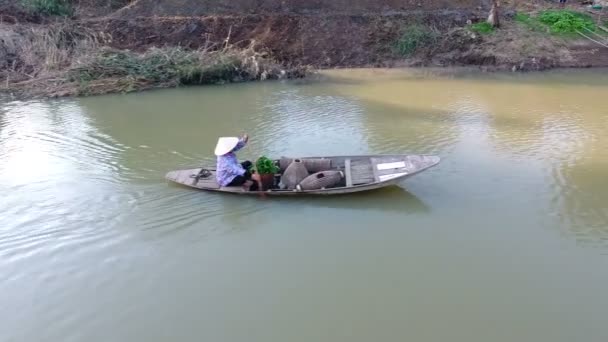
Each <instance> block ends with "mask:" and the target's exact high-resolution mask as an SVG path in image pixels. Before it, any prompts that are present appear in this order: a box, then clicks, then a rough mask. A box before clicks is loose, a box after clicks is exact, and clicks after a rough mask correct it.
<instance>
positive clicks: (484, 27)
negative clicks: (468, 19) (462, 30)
mask: <svg viewBox="0 0 608 342" xmlns="http://www.w3.org/2000/svg"><path fill="white" fill-rule="evenodd" d="M471 31H473V32H477V33H479V34H490V33H492V32H494V27H493V26H492V24H490V23H488V22H485V21H483V22H479V23H475V24H473V25H471Z"/></svg>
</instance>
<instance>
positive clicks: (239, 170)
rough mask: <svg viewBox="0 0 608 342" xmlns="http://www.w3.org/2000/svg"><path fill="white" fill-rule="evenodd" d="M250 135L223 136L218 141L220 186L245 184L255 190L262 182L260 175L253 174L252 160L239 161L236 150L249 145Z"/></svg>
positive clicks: (217, 173) (217, 175) (218, 177)
mask: <svg viewBox="0 0 608 342" xmlns="http://www.w3.org/2000/svg"><path fill="white" fill-rule="evenodd" d="M248 141H249V136H248V135H247V134H245V135H243V136H242V137H241V138H236V137H222V138H219V139H218V141H217V146H216V147H215V155H216V156H217V170H216V178H217V183H218V184H219V185H220V186H244V187H247V188H249V190H255V188H256V187H257V184H259V182H260V180H261V179H260V176H259V175H258V174H253V173H252V172H251V171H250V169H251V166H252V165H253V164H252V163H251V162H250V161H248V160H247V161H244V162H242V163H239V161H238V159H237V157H236V152H237V151H239V150H240V149H242V148H243V147H245V146H246V145H247V142H248Z"/></svg>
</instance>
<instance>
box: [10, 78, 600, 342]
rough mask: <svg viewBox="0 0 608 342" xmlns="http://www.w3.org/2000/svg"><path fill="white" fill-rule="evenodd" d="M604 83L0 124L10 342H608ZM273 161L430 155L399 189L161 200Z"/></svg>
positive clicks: (93, 105)
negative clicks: (220, 171)
mask: <svg viewBox="0 0 608 342" xmlns="http://www.w3.org/2000/svg"><path fill="white" fill-rule="evenodd" d="M607 75H608V73H607V72H606V70H582V71H581V70H578V71H574V70H572V71H552V72H546V73H532V74H500V73H499V74H480V73H475V72H463V71H455V72H454V71H452V72H446V71H436V70H417V71H412V70H390V71H387V70H340V71H328V72H325V73H324V74H323V75H321V76H318V77H314V78H312V79H310V80H306V81H289V82H263V83H255V84H254V83H252V84H238V85H226V86H210V87H194V88H184V89H176V90H161V91H150V92H144V93H139V94H132V95H112V96H101V97H91V98H82V99H64V100H53V101H30V102H24V101H13V100H11V101H9V100H4V101H2V102H1V103H0V192H1V193H2V196H1V197H0V303H1V304H0V321H1V322H2V329H0V341H3V342H13V341H14V342H22V341H23V342H25V341H28V342H30V341H57V342H68V341H87V342H97V341H100V342H101V341H148V342H152V341H224V342H227V341H247V342H257V341H259V342H271V341H277V342H284V341H290V342H296V341H302V342H310V341H328V342H329V341H332V342H337V341H348V342H357V341H361V342H368V341H374V340H377V341H406V340H407V341H462V342H471V341H480V342H481V341H483V342H486V341H492V342H502V341H505V342H507V341H509V342H512V341H534V342H544V341H546V342H562V341H563V342H572V341H587V342H595V341H598V342H600V341H606V340H608V324H606V323H607V322H608V321H607V318H606V312H607V311H606V310H607V308H608V295H607V292H606V284H608V181H607V175H608V134H606V132H608V102H607V101H608V100H607V98H606V97H605V96H606V95H607V94H608V76H607ZM244 132H247V133H249V135H250V136H251V142H250V144H249V146H248V147H247V148H246V149H244V150H243V151H242V152H240V157H241V158H255V157H257V156H259V155H261V154H266V155H269V156H273V157H275V156H276V157H279V156H282V155H287V156H302V155H348V154H364V153H365V154H367V153H402V152H403V153H423V154H436V155H439V156H441V157H442V158H443V161H442V163H441V164H440V165H438V166H437V167H435V168H433V169H431V170H429V171H427V172H424V173H422V174H420V175H417V176H415V177H412V178H410V179H408V180H406V181H405V182H403V183H402V184H400V186H399V187H393V188H389V189H385V190H381V191H377V192H372V193H369V194H362V195H353V196H347V197H336V198H304V199H300V198H294V199H266V200H262V199H258V198H242V197H238V196H230V195H217V194H208V193H202V192H196V191H192V190H188V189H185V188H182V187H178V186H173V185H170V184H168V183H167V182H165V180H164V179H163V176H164V174H165V173H166V172H167V171H169V170H172V169H176V168H181V167H187V166H196V165H199V164H201V163H210V164H213V161H214V159H213V147H214V146H215V141H216V139H217V137H218V136H221V135H236V134H241V133H244Z"/></svg>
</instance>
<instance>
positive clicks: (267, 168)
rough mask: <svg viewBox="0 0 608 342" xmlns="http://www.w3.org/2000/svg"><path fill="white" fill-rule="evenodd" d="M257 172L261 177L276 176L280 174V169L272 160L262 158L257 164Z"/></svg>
mask: <svg viewBox="0 0 608 342" xmlns="http://www.w3.org/2000/svg"><path fill="white" fill-rule="evenodd" d="M255 171H256V172H257V173H259V174H260V175H266V174H275V173H278V172H279V168H278V167H277V166H276V165H275V163H274V161H272V160H271V159H270V158H268V157H265V156H262V157H260V158H258V160H257V161H256V162H255Z"/></svg>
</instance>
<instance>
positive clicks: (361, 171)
mask: <svg viewBox="0 0 608 342" xmlns="http://www.w3.org/2000/svg"><path fill="white" fill-rule="evenodd" d="M298 159H301V160H302V161H305V160H306V159H330V160H331V169H330V170H338V171H342V172H343V173H344V177H343V179H342V181H341V182H340V184H338V185H337V186H335V187H332V188H326V189H319V190H309V191H297V190H281V189H278V188H277V189H271V190H267V191H246V190H244V189H243V187H241V186H234V187H221V186H219V185H218V184H217V182H216V177H215V170H214V169H202V168H191V169H185V170H177V171H171V172H169V173H168V174H167V175H166V177H165V178H166V179H167V180H169V181H171V182H174V183H177V184H181V185H184V186H187V187H190V188H194V189H199V190H206V191H214V192H225V193H232V194H241V195H260V194H266V195H272V196H298V195H338V194H348V193H354V192H361V191H368V190H374V189H378V188H383V187H386V186H391V185H395V184H397V183H398V182H400V181H402V180H403V179H405V178H408V177H411V176H413V175H415V174H418V173H420V172H422V171H424V170H427V169H429V168H431V167H433V166H435V165H437V164H439V162H440V158H439V157H437V156H425V155H369V156H340V157H306V158H298ZM276 163H277V165H279V164H280V162H279V160H276ZM201 170H205V171H208V172H204V174H202V176H201ZM328 171H329V170H328ZM197 175H199V177H197ZM279 176H280V175H277V178H278V177H279Z"/></svg>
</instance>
